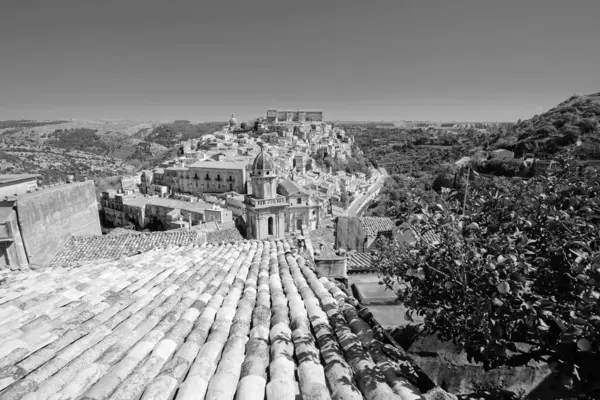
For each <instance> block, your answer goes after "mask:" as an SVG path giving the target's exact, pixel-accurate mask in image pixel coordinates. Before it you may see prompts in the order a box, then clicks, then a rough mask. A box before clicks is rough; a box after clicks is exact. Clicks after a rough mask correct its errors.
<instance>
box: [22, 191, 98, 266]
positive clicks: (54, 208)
mask: <svg viewBox="0 0 600 400" xmlns="http://www.w3.org/2000/svg"><path fill="white" fill-rule="evenodd" d="M17 214H18V219H19V227H20V228H21V235H22V237H23V243H24V244H25V251H26V252H27V257H28V259H29V263H30V264H37V265H43V264H45V263H48V262H49V261H51V260H52V258H53V256H54V254H55V253H56V252H57V251H58V250H60V248H61V246H62V245H63V244H64V243H66V241H67V240H68V239H69V237H70V236H80V235H101V234H102V229H101V227H100V218H99V214H98V206H97V203H96V195H95V191H94V182H93V181H91V180H89V181H85V182H77V183H70V184H63V185H59V186H55V187H51V188H47V189H46V190H42V191H39V192H34V193H30V194H28V195H25V196H23V197H20V198H19V199H18V200H17Z"/></svg>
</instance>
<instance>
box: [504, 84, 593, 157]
mask: <svg viewBox="0 0 600 400" xmlns="http://www.w3.org/2000/svg"><path fill="white" fill-rule="evenodd" d="M578 141H581V145H580V146H576V143H577V142H578ZM493 148H496V149H498V148H506V149H509V150H513V151H514V152H515V155H516V156H521V155H522V154H524V153H535V154H536V156H538V157H548V158H550V157H553V156H555V155H558V154H562V153H566V152H568V151H570V150H573V154H574V155H575V156H577V157H578V158H581V159H600V93H595V94H590V95H585V96H572V97H570V98H569V99H567V100H565V101H563V102H562V103H560V104H559V105H557V106H556V107H554V108H551V109H550V110H548V111H546V112H545V113H542V114H539V115H535V116H533V117H532V118H530V119H528V120H524V121H519V122H518V123H517V124H516V125H515V126H514V127H513V128H512V129H509V130H508V132H507V134H506V136H502V137H499V138H498V140H497V141H496V142H495V143H494V145H493Z"/></svg>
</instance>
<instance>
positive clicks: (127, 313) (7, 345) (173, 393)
mask: <svg viewBox="0 0 600 400" xmlns="http://www.w3.org/2000/svg"><path fill="white" fill-rule="evenodd" d="M0 321H1V322H0V398H2V399H3V400H4V399H6V400H18V399H26V400H34V399H39V400H41V399H44V400H45V399H50V400H67V399H85V400H101V399H109V398H110V399H142V400H161V399H164V400H167V399H176V400H187V399H203V398H205V399H234V398H235V399H240V400H245V399H263V398H266V399H273V400H275V399H277V400H279V399H283V400H285V399H290V400H291V399H296V398H298V397H297V396H298V395H300V396H301V398H304V399H349V400H351V399H357V400H359V399H362V398H363V397H364V398H366V399H367V400H383V399H417V398H423V397H424V398H434V397H431V393H434V392H435V391H433V392H429V393H427V394H426V395H424V396H423V395H422V394H421V393H420V392H419V390H420V389H421V388H420V387H417V386H418V385H417V384H416V383H415V381H414V379H413V378H411V376H410V374H411V371H409V370H407V369H406V368H405V369H402V368H400V367H399V365H400V364H399V361H398V358H397V357H391V356H389V353H390V352H389V349H387V348H386V345H384V344H382V343H380V342H379V341H378V340H376V339H375V338H376V334H375V333H376V332H375V330H373V329H372V328H371V327H370V326H369V324H368V323H367V322H365V320H363V319H362V316H361V309H360V307H359V308H357V303H356V300H355V299H354V298H352V297H349V296H348V295H347V294H345V292H343V291H342V290H340V289H339V287H338V286H337V285H336V284H335V283H334V282H332V281H330V280H328V279H326V278H321V279H318V277H317V275H316V274H315V272H314V271H313V269H312V266H310V265H308V263H307V261H306V260H304V259H303V258H302V257H300V256H298V255H296V253H295V252H292V243H290V242H289V241H287V240H271V241H262V242H261V241H240V242H236V243H234V244H226V245H220V246H215V245H202V246H200V247H198V246H194V245H187V246H182V247H174V246H168V247H167V248H165V249H161V250H158V249H154V250H150V251H148V252H145V253H142V254H138V255H135V256H131V257H127V258H123V259H120V260H113V261H108V262H107V261H105V262H93V263H87V264H84V265H81V266H80V267H79V268H77V269H67V268H62V267H47V268H44V269H40V270H35V271H21V272H18V273H16V276H15V277H14V278H13V279H11V280H9V281H7V282H4V284H2V285H0ZM388 347H389V346H388ZM411 379H412V380H411ZM435 393H436V394H435V396H438V395H439V393H440V392H439V390H438V392H435ZM441 393H443V394H444V396H445V397H435V398H436V399H437V398H448V397H447V396H448V395H447V394H445V392H441Z"/></svg>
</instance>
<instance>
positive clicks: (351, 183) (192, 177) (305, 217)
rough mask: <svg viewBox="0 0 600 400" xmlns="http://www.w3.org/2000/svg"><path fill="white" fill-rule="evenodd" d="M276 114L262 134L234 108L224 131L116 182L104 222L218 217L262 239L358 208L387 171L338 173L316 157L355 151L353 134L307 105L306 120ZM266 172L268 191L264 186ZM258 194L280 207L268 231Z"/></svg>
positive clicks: (262, 122) (148, 225)
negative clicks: (257, 228)
mask: <svg viewBox="0 0 600 400" xmlns="http://www.w3.org/2000/svg"><path fill="white" fill-rule="evenodd" d="M271 113H276V111H268V112H267V117H266V118H261V119H259V120H258V121H257V123H256V124H257V125H258V126H257V133H256V134H253V133H251V132H249V131H247V130H246V131H244V130H242V129H241V128H240V127H239V126H238V123H237V121H236V119H235V117H234V116H233V115H232V117H231V119H230V120H229V124H228V125H226V126H224V127H223V128H222V129H221V130H219V131H216V132H214V133H212V134H208V135H205V136H203V137H202V138H200V139H192V140H189V141H186V142H183V143H181V144H180V145H179V151H178V156H177V157H176V158H174V159H172V160H167V161H165V162H163V163H162V164H161V165H157V166H156V168H154V169H152V170H143V171H140V172H139V173H138V174H137V175H135V176H123V177H121V178H120V187H119V188H118V189H116V190H106V191H104V192H102V198H101V202H100V205H101V213H102V215H103V223H104V225H105V226H107V227H112V228H117V227H124V228H129V229H137V230H144V229H153V230H169V229H184V228H188V229H200V230H202V229H207V228H206V224H207V223H213V225H214V223H216V224H218V225H219V226H227V227H228V228H231V227H233V226H235V227H237V229H239V230H240V232H241V233H242V235H243V236H244V237H247V238H253V239H263V238H265V237H267V236H272V235H274V233H273V232H275V231H274V230H273V229H275V230H278V229H281V230H282V232H285V233H288V234H290V233H294V232H297V231H300V230H301V229H302V227H303V226H305V227H306V228H305V229H309V230H316V229H319V228H322V227H325V226H327V225H329V226H331V224H332V218H335V217H337V216H340V215H347V214H348V212H350V213H354V214H356V209H357V205H356V201H354V202H353V200H356V199H357V198H359V197H361V196H362V195H364V194H367V193H369V191H370V190H371V189H372V188H373V187H375V186H376V184H377V182H378V178H379V177H380V176H381V172H380V171H378V170H377V169H375V168H371V169H370V170H369V173H368V175H369V176H367V175H366V174H365V173H362V172H357V173H355V174H349V173H346V172H345V171H337V172H333V171H332V170H331V168H327V167H325V166H319V165H318V164H317V163H316V162H315V161H314V160H313V159H312V158H311V155H312V154H315V153H318V152H321V154H323V155H324V156H325V157H327V156H330V157H332V158H334V159H338V160H341V161H342V162H343V161H344V160H345V158H346V157H347V156H350V155H351V153H352V151H353V139H352V137H350V136H348V135H346V133H345V131H344V129H343V128H340V127H334V126H332V124H330V123H325V122H323V121H322V113H310V112H309V113H308V114H309V120H308V121H307V120H306V115H302V114H301V115H298V113H296V114H295V115H293V114H292V112H288V113H287V114H286V113H280V117H282V119H281V120H279V119H278V118H277V115H275V116H271ZM311 117H312V118H311ZM267 174H268V176H267ZM265 179H268V180H269V182H268V186H269V188H268V190H264V189H263V188H262V187H261V183H260V182H262V181H264V180H265ZM371 193H372V190H371ZM257 200H261V201H262V200H269V201H271V202H273V206H274V207H275V208H278V209H279V208H281V210H280V211H281V212H280V213H279V211H278V213H279V214H281V220H280V222H279V219H278V218H279V216H276V217H275V219H276V221H278V222H276V223H275V226H274V228H273V229H270V230H269V229H267V231H266V232H267V233H266V234H257V233H253V232H252V227H251V224H252V217H251V216H250V214H252V212H253V211H252V210H253V209H255V208H256V207H257ZM363 201H366V200H365V199H363ZM353 203H354V204H353ZM280 204H282V205H284V207H283V208H282V207H281V206H280ZM260 209H261V212H260V214H261V215H263V214H265V212H266V211H267V209H265V206H264V205H262V204H261V205H260ZM279 214H277V215H279ZM265 215H266V214H265ZM279 224H280V226H279ZM269 232H270V233H269ZM275 236H277V235H275Z"/></svg>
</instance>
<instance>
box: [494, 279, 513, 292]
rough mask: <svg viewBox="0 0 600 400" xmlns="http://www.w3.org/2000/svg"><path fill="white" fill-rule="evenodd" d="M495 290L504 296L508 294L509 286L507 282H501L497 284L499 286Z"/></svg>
mask: <svg viewBox="0 0 600 400" xmlns="http://www.w3.org/2000/svg"><path fill="white" fill-rule="evenodd" d="M496 288H497V289H498V291H499V292H500V293H502V294H506V293H508V292H510V285H509V284H508V283H507V282H505V281H503V282H500V283H499V284H498V285H497V286H496Z"/></svg>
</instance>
